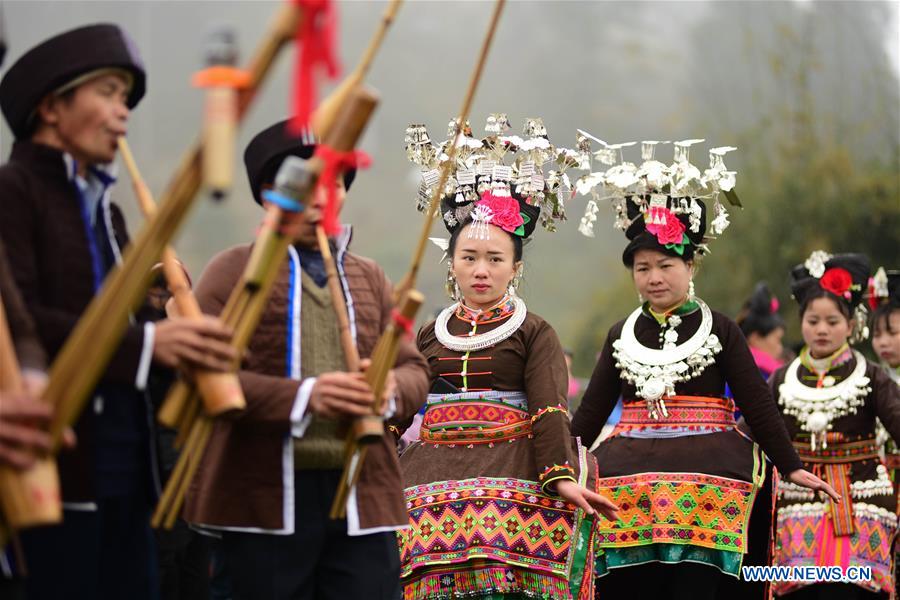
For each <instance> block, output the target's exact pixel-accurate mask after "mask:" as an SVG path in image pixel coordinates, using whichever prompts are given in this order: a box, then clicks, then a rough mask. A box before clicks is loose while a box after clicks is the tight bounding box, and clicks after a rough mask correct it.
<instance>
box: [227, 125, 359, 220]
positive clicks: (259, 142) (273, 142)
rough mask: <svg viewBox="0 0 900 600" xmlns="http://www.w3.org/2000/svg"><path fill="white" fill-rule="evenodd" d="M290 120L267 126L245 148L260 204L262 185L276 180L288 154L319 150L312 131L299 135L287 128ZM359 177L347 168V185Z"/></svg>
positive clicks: (252, 187)
mask: <svg viewBox="0 0 900 600" xmlns="http://www.w3.org/2000/svg"><path fill="white" fill-rule="evenodd" d="M287 123H288V121H287V120H284V121H280V122H278V123H275V124H274V125H272V126H271V127H268V128H266V129H263V130H262V131H260V132H259V133H257V134H256V136H255V137H254V138H253V139H252V140H250V143H249V144H247V149H246V150H244V166H245V167H246V168H247V179H249V180H250V191H252V192H253V199H254V200H255V201H256V203H257V204H260V205H261V204H262V200H261V198H262V196H261V194H262V188H263V186H264V185H266V184H271V183H272V182H274V181H275V175H276V174H277V173H278V167H280V166H281V163H282V162H283V161H284V159H285V158H287V157H288V156H298V157H300V158H303V159H308V158H311V157H312V155H313V153H314V152H315V151H316V144H317V142H318V140H317V139H316V138H315V135H313V133H312V132H311V131H308V130H304V131H302V132H301V133H300V135H299V136H297V135H292V134H290V133H288V131H287ZM355 177H356V169H348V170H346V171H344V187H345V188H346V189H348V190H349V189H350V184H352V183H353V179H354V178H355Z"/></svg>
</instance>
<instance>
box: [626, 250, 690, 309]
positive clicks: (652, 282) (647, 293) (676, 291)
mask: <svg viewBox="0 0 900 600" xmlns="http://www.w3.org/2000/svg"><path fill="white" fill-rule="evenodd" d="M631 274H632V276H633V277H634V285H635V287H637V290H638V292H639V293H640V295H641V296H643V297H644V298H645V299H646V300H647V301H649V302H650V307H651V308H652V309H653V310H655V311H656V312H663V311H666V310H669V309H671V308H674V307H675V306H677V305H678V304H681V303H682V302H684V301H685V299H686V298H687V295H688V288H689V286H690V284H691V277H692V276H693V274H694V265H693V262H691V261H684V260H681V259H680V258H675V257H674V256H669V255H668V254H663V253H662V252H657V251H656V250H649V249H643V250H638V251H637V252H635V253H634V265H633V266H632V268H631Z"/></svg>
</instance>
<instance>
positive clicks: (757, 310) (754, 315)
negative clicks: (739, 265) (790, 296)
mask: <svg viewBox="0 0 900 600" xmlns="http://www.w3.org/2000/svg"><path fill="white" fill-rule="evenodd" d="M737 324H738V325H739V326H740V328H741V331H743V332H744V335H745V336H749V335H750V334H751V333H758V334H760V335H768V334H769V333H771V332H772V331H774V330H775V329H778V328H779V327H784V319H782V318H781V315H780V314H778V299H777V298H776V297H775V296H774V295H773V294H772V292H771V291H770V290H769V286H768V284H767V283H766V282H764V281H760V282H759V283H757V284H756V287H755V288H754V289H753V294H752V295H751V296H750V298H748V299H747V301H746V302H745V303H744V307H743V309H742V310H741V314H740V315H739V316H738V318H737Z"/></svg>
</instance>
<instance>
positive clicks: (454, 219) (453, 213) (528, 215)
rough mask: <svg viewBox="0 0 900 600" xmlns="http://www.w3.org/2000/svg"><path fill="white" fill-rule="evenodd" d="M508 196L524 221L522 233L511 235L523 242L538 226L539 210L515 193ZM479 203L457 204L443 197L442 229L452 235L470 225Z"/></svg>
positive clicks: (451, 199)
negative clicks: (515, 204)
mask: <svg viewBox="0 0 900 600" xmlns="http://www.w3.org/2000/svg"><path fill="white" fill-rule="evenodd" d="M510 196H511V197H512V199H513V200H515V201H516V202H517V203H518V205H519V214H520V215H522V218H523V221H525V222H524V223H523V224H522V233H521V234H513V235H518V237H520V238H522V240H523V241H524V240H526V239H528V238H529V237H530V236H531V234H532V233H534V229H535V227H537V224H538V219H539V218H540V216H541V209H540V208H538V207H537V206H534V205H532V204H528V202H526V201H525V200H524V199H523V198H522V197H520V196H519V194H517V193H516V192H515V191H513V192H512V193H511V194H510ZM482 198H485V195H482ZM479 202H480V200H477V201H463V202H457V201H456V197H454V196H452V195H451V196H444V197H443V198H442V199H441V219H443V221H444V227H446V228H447V231H449V232H450V233H451V234H453V233H454V232H456V230H457V229H461V228H462V227H465V226H466V225H467V224H468V223H471V222H472V212H473V211H474V210H475V207H476V206H477V205H478V203H479Z"/></svg>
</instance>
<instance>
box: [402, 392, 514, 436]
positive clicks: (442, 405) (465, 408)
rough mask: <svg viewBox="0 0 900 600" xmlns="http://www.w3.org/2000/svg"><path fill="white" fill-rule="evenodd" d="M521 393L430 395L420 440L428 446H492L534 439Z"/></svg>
mask: <svg viewBox="0 0 900 600" xmlns="http://www.w3.org/2000/svg"><path fill="white" fill-rule="evenodd" d="M527 407H528V402H527V399H526V397H525V394H524V393H522V392H506V393H504V392H487V393H482V394H478V393H472V392H467V393H462V394H446V395H441V396H437V395H429V398H428V408H427V409H426V410H425V416H424V418H423V419H422V430H421V433H420V434H419V437H420V438H421V440H422V441H423V442H426V443H429V444H447V445H451V446H453V445H456V444H465V445H467V446H473V445H475V444H488V445H493V444H495V443H498V442H506V441H510V442H511V441H512V440H514V439H517V438H521V437H527V436H530V435H531V414H530V413H529V412H528V409H527Z"/></svg>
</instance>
